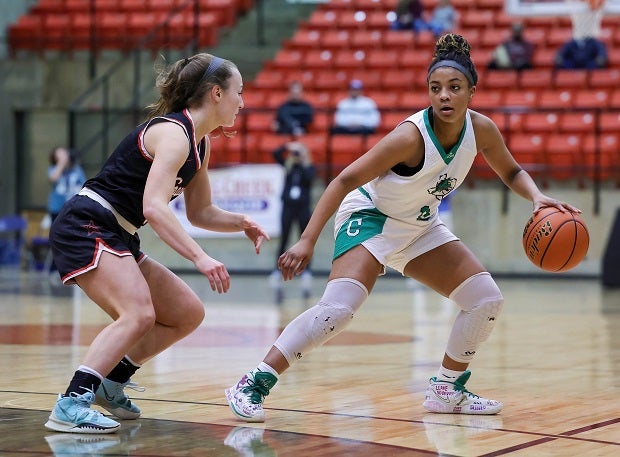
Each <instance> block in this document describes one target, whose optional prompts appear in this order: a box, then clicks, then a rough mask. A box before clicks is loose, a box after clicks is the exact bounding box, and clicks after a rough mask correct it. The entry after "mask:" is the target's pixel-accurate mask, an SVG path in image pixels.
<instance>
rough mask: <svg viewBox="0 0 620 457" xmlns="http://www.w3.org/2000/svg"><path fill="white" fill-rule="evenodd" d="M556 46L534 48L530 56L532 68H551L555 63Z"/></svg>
mask: <svg viewBox="0 0 620 457" xmlns="http://www.w3.org/2000/svg"><path fill="white" fill-rule="evenodd" d="M556 54H557V49H556V48H538V47H537V48H536V50H535V51H534V56H533V57H532V65H533V66H534V68H553V67H554V65H555V56H556Z"/></svg>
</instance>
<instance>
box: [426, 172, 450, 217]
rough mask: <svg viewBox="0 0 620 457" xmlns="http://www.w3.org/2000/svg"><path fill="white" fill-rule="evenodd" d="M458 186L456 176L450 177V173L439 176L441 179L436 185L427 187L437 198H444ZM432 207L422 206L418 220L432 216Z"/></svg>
mask: <svg viewBox="0 0 620 457" xmlns="http://www.w3.org/2000/svg"><path fill="white" fill-rule="evenodd" d="M455 187H456V178H448V174H447V173H446V174H443V175H441V176H440V177H439V181H437V184H435V186H434V187H431V188H430V189H427V191H428V193H429V194H431V195H434V196H435V198H436V199H437V200H443V198H444V197H445V196H446V195H448V194H449V193H450V192H452V190H454V188H455ZM431 216H432V214H431V209H430V207H428V206H423V207H422V208H420V214H418V217H417V220H419V221H427V220H429V219H430V218H431Z"/></svg>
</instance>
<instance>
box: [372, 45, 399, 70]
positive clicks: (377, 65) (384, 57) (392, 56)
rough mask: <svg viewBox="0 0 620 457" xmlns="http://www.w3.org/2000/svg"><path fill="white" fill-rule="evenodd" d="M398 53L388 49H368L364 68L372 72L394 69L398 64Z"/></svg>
mask: <svg viewBox="0 0 620 457" xmlns="http://www.w3.org/2000/svg"><path fill="white" fill-rule="evenodd" d="M398 56H399V52H398V51H396V50H391V49H390V50H388V49H369V50H368V51H367V53H366V66H367V67H368V68H369V69H372V70H373V71H374V70H386V69H390V68H394V65H395V63H396V62H398Z"/></svg>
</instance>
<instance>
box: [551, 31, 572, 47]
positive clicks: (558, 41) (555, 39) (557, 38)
mask: <svg viewBox="0 0 620 457" xmlns="http://www.w3.org/2000/svg"><path fill="white" fill-rule="evenodd" d="M572 36H573V31H572V29H571V27H554V28H552V29H551V30H548V31H547V35H546V44H547V46H549V47H551V48H556V49H559V48H560V47H561V46H562V45H563V44H564V43H566V42H567V41H568V40H570V39H571V38H572Z"/></svg>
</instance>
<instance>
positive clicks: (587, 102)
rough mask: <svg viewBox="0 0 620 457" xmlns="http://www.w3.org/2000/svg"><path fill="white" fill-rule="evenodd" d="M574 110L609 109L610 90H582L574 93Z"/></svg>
mask: <svg viewBox="0 0 620 457" xmlns="http://www.w3.org/2000/svg"><path fill="white" fill-rule="evenodd" d="M573 93H574V97H573V108H607V107H609V104H610V98H609V91H608V90H603V89H599V90H593V89H581V90H576V91H574V92H573Z"/></svg>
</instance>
